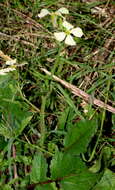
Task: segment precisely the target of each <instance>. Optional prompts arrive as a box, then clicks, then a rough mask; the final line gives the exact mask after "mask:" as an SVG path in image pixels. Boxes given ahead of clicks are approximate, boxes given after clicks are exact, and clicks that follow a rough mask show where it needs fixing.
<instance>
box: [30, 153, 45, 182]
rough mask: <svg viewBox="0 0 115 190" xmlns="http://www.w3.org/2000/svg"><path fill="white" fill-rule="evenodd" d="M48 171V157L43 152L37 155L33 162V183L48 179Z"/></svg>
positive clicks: (31, 177) (31, 175)
mask: <svg viewBox="0 0 115 190" xmlns="http://www.w3.org/2000/svg"><path fill="white" fill-rule="evenodd" d="M46 173H47V163H46V159H45V158H44V156H43V155H42V154H38V155H35V156H34V160H33V162H32V171H31V174H30V179H31V183H37V182H41V181H45V180H47V177H46Z"/></svg>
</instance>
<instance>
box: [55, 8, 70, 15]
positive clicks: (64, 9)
mask: <svg viewBox="0 0 115 190" xmlns="http://www.w3.org/2000/svg"><path fill="white" fill-rule="evenodd" d="M56 12H57V13H61V14H69V10H68V9H67V8H65V7H62V8H60V9H58V10H57V11H56Z"/></svg>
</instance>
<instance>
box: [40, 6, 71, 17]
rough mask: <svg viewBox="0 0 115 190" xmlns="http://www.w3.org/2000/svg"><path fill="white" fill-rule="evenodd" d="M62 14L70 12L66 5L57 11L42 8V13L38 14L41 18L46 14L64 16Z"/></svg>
mask: <svg viewBox="0 0 115 190" xmlns="http://www.w3.org/2000/svg"><path fill="white" fill-rule="evenodd" d="M62 14H69V11H68V9H67V8H65V7H62V8H60V9H58V10H57V11H55V12H49V11H48V10H47V9H42V10H41V11H40V13H39V14H38V17H39V18H43V17H44V16H46V15H58V16H62Z"/></svg>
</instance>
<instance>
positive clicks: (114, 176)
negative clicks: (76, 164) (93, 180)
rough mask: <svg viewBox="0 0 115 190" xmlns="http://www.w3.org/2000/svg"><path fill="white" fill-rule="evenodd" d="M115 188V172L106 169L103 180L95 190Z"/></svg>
mask: <svg viewBox="0 0 115 190" xmlns="http://www.w3.org/2000/svg"><path fill="white" fill-rule="evenodd" d="M114 189H115V173H113V172H112V171H110V170H109V169H106V170H105V172H104V175H103V177H102V179H101V181H100V182H99V183H98V184H97V185H96V187H95V188H94V189H93V190H114Z"/></svg>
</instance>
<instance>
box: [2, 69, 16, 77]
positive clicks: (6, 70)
mask: <svg viewBox="0 0 115 190" xmlns="http://www.w3.org/2000/svg"><path fill="white" fill-rule="evenodd" d="M14 70H16V69H15V68H11V67H8V68H5V69H1V70H0V75H6V74H7V73H8V72H10V71H14Z"/></svg>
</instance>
